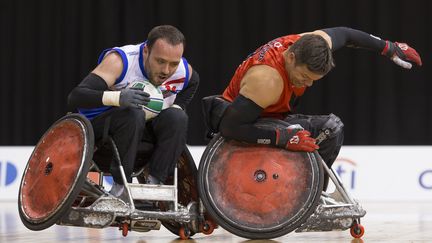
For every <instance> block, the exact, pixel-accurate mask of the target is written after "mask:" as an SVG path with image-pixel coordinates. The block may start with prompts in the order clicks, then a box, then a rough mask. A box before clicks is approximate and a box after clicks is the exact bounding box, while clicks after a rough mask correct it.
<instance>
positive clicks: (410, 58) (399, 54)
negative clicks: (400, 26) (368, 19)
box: [381, 41, 422, 69]
mask: <svg viewBox="0 0 432 243" xmlns="http://www.w3.org/2000/svg"><path fill="white" fill-rule="evenodd" d="M381 54H382V55H384V56H387V57H388V58H390V59H391V60H392V61H393V62H394V63H396V64H397V65H399V66H401V67H403V68H406V69H411V67H412V64H411V63H410V62H413V63H415V64H417V65H419V66H421V65H422V61H421V58H420V55H419V54H418V53H417V51H416V50H415V49H414V48H412V47H410V46H409V45H408V44H406V43H398V42H391V41H386V45H385V47H384V49H383V51H382V52H381Z"/></svg>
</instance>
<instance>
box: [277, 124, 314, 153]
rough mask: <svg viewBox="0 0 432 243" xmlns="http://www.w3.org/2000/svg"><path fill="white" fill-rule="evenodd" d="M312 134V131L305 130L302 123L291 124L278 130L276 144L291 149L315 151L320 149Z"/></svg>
mask: <svg viewBox="0 0 432 243" xmlns="http://www.w3.org/2000/svg"><path fill="white" fill-rule="evenodd" d="M310 135H311V134H310V132H309V131H306V130H304V129H303V128H302V127H301V126H300V125H291V126H288V127H287V128H285V129H277V130H276V144H277V146H279V147H282V148H285V149H286V150H290V151H304V152H313V151H315V150H316V149H319V146H318V145H316V140H315V139H314V138H312V137H310Z"/></svg>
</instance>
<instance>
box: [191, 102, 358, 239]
mask: <svg viewBox="0 0 432 243" xmlns="http://www.w3.org/2000/svg"><path fill="white" fill-rule="evenodd" d="M226 106H227V104H226V102H225V101H224V100H222V99H221V98H220V97H218V96H210V97H205V98H204V99H203V110H204V114H205V120H206V124H207V127H208V129H209V134H210V135H209V136H208V137H209V138H211V141H210V143H209V144H208V145H207V147H206V149H205V151H204V153H203V155H202V158H201V161H200V165H199V169H198V189H199V192H200V198H201V200H202V202H203V204H204V207H205V209H206V210H207V211H208V213H209V214H210V215H211V216H212V217H213V219H214V220H215V221H216V223H217V224H218V225H220V226H221V227H222V228H224V229H226V230H227V231H229V232H231V233H233V234H235V235H238V236H241V237H245V238H249V239H270V238H276V237H280V236H283V235H285V234H288V233H290V232H292V231H294V230H295V232H307V231H332V230H346V229H350V233H351V235H352V236H353V237H354V238H361V237H362V236H363V234H364V227H363V226H362V225H361V224H360V218H361V217H363V216H364V215H365V214H366V211H365V210H363V209H362V207H361V206H360V204H359V203H358V202H357V201H356V200H354V199H353V198H352V197H351V196H350V195H349V193H348V191H347V190H346V189H345V188H344V186H343V184H342V183H341V181H340V180H339V178H338V176H337V174H336V173H335V172H334V171H333V169H331V168H329V167H328V166H327V165H326V163H325V162H324V161H323V159H322V158H321V156H320V155H319V153H318V152H317V151H315V152H313V153H306V152H291V151H287V150H284V149H280V148H276V147H271V146H268V145H253V144H247V143H242V142H239V141H234V140H230V139H226V138H224V137H222V136H221V135H220V134H218V133H217V128H218V122H219V121H220V119H217V118H218V117H221V114H223V112H224V110H225V109H226ZM206 115H207V116H206ZM211 117H216V119H211ZM255 125H256V126H258V127H270V128H274V127H277V128H281V129H283V128H286V127H287V126H289V125H290V124H288V123H286V122H284V121H282V120H276V119H270V118H261V119H259V120H258V121H257V123H256V124H255ZM342 127H343V124H342V123H341V122H340V120H339V121H337V122H332V123H330V124H329V125H328V126H327V127H326V128H324V129H323V130H321V131H320V134H319V135H318V137H317V138H316V139H317V144H320V143H321V142H322V141H324V140H325V139H328V138H330V137H331V136H332V135H333V134H336V132H337V131H338V129H342ZM329 178H330V180H331V181H332V182H333V184H334V185H335V188H336V190H335V191H334V192H332V193H327V192H325V189H326V188H327V185H328V182H329ZM323 190H324V191H323Z"/></svg>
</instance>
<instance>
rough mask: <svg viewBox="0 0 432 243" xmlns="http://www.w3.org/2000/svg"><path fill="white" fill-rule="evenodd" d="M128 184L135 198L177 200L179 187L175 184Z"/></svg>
mask: <svg viewBox="0 0 432 243" xmlns="http://www.w3.org/2000/svg"><path fill="white" fill-rule="evenodd" d="M128 186H129V190H130V192H131V194H132V198H133V199H134V200H149V201H176V200H177V188H176V187H175V186H173V185H148V184H134V183H129V184H128Z"/></svg>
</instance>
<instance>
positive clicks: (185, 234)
mask: <svg viewBox="0 0 432 243" xmlns="http://www.w3.org/2000/svg"><path fill="white" fill-rule="evenodd" d="M179 236H180V239H182V240H188V239H189V237H190V230H189V229H188V228H185V227H181V228H180V229H179Z"/></svg>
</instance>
